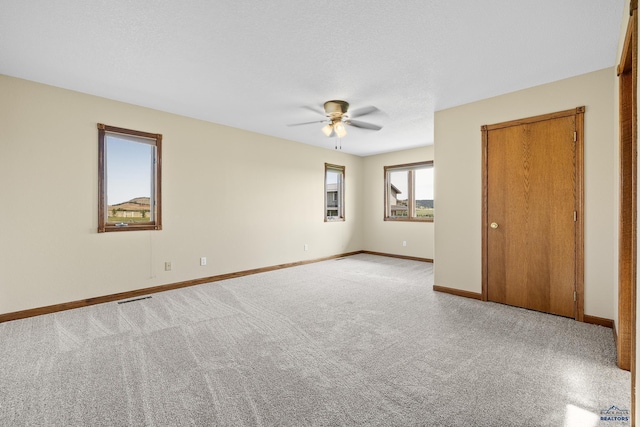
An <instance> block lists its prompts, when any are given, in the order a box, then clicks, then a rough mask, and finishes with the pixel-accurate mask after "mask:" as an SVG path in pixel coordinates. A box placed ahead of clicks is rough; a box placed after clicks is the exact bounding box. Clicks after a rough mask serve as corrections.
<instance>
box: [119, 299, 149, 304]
mask: <svg viewBox="0 0 640 427" xmlns="http://www.w3.org/2000/svg"><path fill="white" fill-rule="evenodd" d="M150 298H151V297H142V298H136V299H129V300H126V301H118V304H126V303H128V302H134V301H140V300H143V299H150Z"/></svg>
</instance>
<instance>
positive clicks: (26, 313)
mask: <svg viewBox="0 0 640 427" xmlns="http://www.w3.org/2000/svg"><path fill="white" fill-rule="evenodd" d="M358 254H370V255H379V256H386V257H391V258H402V259H409V260H413V261H422V262H433V260H432V259H429V258H418V257H410V256H404V255H393V254H385V253H381V252H371V251H354V252H346V253H343V254H338V255H331V256H327V257H322V258H314V259H309V260H304V261H296V262H289V263H286V264H278V265H272V266H268V267H260V268H253V269H251V270H244V271H238V272H235V273H226V274H219V275H217V276H209V277H202V278H199V279H192V280H185V281H183V282H176V283H168V284H166V285H159V286H152V287H149V288H142V289H134V290H131V291H127V292H119V293H116V294H109V295H102V296H99V297H93V298H87V299H82V300H77V301H70V302H64V303H60V304H54V305H48V306H45V307H37V308H30V309H27V310H21V311H14V312H12V313H4V314H0V323H3V322H9V321H11V320H18V319H25V318H27V317H34V316H40V315H42V314H51V313H57V312H58V311H65V310H72V309H74V308H81V307H87V306H90V305H95V304H104V303H107V302H113V301H119V300H124V299H129V298H135V297H139V296H143V295H148V294H155V293H158V292H164V291H170V290H173V289H180V288H187V287H189V286H195V285H202V284H205V283H212V282H219V281H221V280H227V279H233V278H236V277H243V276H249V275H252V274H258V273H266V272H268V271H274V270H281V269H283V268H289V267H297V266H299V265H305V264H313V263H316V262H321V261H328V260H332V259H337V258H344V257H348V256H352V255H358Z"/></svg>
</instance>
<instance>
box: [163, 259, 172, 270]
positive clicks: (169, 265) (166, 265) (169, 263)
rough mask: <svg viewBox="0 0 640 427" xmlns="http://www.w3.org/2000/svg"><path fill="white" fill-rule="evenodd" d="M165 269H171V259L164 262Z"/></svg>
mask: <svg viewBox="0 0 640 427" xmlns="http://www.w3.org/2000/svg"><path fill="white" fill-rule="evenodd" d="M164 271H171V261H167V262H165V263H164Z"/></svg>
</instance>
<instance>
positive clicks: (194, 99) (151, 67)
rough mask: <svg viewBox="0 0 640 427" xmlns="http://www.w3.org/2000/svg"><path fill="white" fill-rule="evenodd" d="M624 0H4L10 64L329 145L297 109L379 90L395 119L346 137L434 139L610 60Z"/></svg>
mask: <svg viewBox="0 0 640 427" xmlns="http://www.w3.org/2000/svg"><path fill="white" fill-rule="evenodd" d="M624 1H625V0H518V1H514V0H479V1H471V0H467V1H436V0H396V1H391V0H386V1H382V0H367V1H363V0H360V1H358V0H354V1H349V0H347V1H342V2H336V1H335V0H334V1H327V0H315V1H313V2H310V1H306V2H305V1H293V0H274V1H256V0H216V1H210V0H184V1H176V0H138V1H131V0H102V1H89V0H59V1H51V0H22V1H16V0H0V74H6V75H9V76H16V77H20V78H24V79H28V80H33V81H37V82H42V83H46V84H50V85H54V86H59V87H63V88H68V89H72V90H76V91H80V92H85V93H89V94H94V95H99V96H103V97H106V98H111V99H115V100H119V101H124V102H129V103H132V104H137V105H142V106H146V107H151V108H155V109H158V110H163V111H168V112H172V113H176V114H181V115H184V116H189V117H194V118H198V119H202V120H207V121H211V122H215V123H221V124H225V125H228V126H233V127H237V128H241V129H246V130H250V131H254V132H259V133H262V134H267V135H273V136H276V137H280V138H285V139H290V140H294V141H299V142H302V143H306V144H313V145H317V146H321V147H325V148H328V149H333V147H334V142H335V141H334V139H333V138H327V137H325V136H324V135H323V134H322V132H321V131H320V128H321V127H322V125H321V124H315V125H306V126H298V127H288V126H287V124H291V123H297V122H307V121H312V120H322V118H323V117H322V116H320V115H319V114H316V113H314V112H313V111H311V109H310V108H304V107H312V108H316V109H318V110H320V108H321V105H322V103H323V102H324V101H327V100H330V99H344V100H346V101H348V102H349V103H350V104H351V107H352V109H358V108H360V107H366V106H369V105H374V106H376V107H378V108H379V109H380V110H381V112H378V113H375V114H372V115H368V116H365V117H362V118H360V119H361V120H362V121H368V122H374V123H377V124H380V125H382V126H384V128H383V129H382V130H380V131H378V132H373V131H365V130H361V129H354V128H352V127H348V129H347V130H348V132H349V133H348V135H347V136H346V137H345V138H343V139H342V151H344V152H348V153H352V154H357V155H369V154H376V153H382V152H388V151H395V150H401V149H406V148H411V147H417V146H423V145H427V144H432V143H433V113H434V111H436V110H440V109H444V108H448V107H452V106H456V105H460V104H464V103H468V102H472V101H476V100H479V99H483V98H487V97H491V96H495V95H499V94H503V93H507V92H512V91H515V90H519V89H524V88H527V87H532V86H536V85H539V84H543V83H547V82H551V81H555V80H559V79H563V78H566V77H571V76H575V75H579V74H584V73H587V72H590V71H595V70H600V69H603V68H606V67H611V66H613V65H614V64H615V61H616V49H617V43H618V36H619V32H620V26H621V23H622V11H623V7H624ZM0 96H1V94H0ZM113 125H118V124H117V123H113ZM149 131H153V129H151V130H149Z"/></svg>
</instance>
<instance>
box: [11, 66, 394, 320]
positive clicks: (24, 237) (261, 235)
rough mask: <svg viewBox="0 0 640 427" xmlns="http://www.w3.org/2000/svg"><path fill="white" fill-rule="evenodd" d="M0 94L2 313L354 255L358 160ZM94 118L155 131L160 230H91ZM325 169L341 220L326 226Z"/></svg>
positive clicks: (359, 241) (179, 123)
mask: <svg viewBox="0 0 640 427" xmlns="http://www.w3.org/2000/svg"><path fill="white" fill-rule="evenodd" d="M0 94H2V95H1V96H0V197H1V203H2V207H3V208H2V209H0V224H2V225H1V227H2V228H1V232H0V313H8V312H13V311H18V310H24V309H29V308H35V307H41V306H46V305H51V304H57V303H63V302H68V301H75V300H79V299H84V298H90V297H96V296H100V295H106V294H113V293H117V292H125V291H130V290H133V289H139V288H145V287H149V286H155V285H161V284H166V283H173V282H179V281H183V280H189V279H196V278H201V277H207V276H213V275H217V274H223V273H229V272H236V271H241V270H246V269H252V268H258V267H263V266H271V265H276V264H281V263H287V262H295V261H300V260H305V259H315V258H319V257H324V256H329V255H335V254H340V253H345V252H350V251H356V250H361V249H363V248H364V244H363V238H362V236H363V233H362V221H359V220H358V219H359V218H360V217H361V215H362V210H361V209H362V208H361V206H362V197H361V192H360V191H359V188H360V187H361V186H362V178H363V163H364V160H363V159H362V158H360V157H357V156H352V155H347V154H344V153H341V152H336V151H334V150H325V149H321V148H317V147H312V146H308V145H303V144H299V143H295V142H291V141H286V140H281V139H277V138H272V137H268V136H264V135H259V134H255V133H251V132H246V131H242V130H238V129H233V128H229V127H225V126H220V125H215V124H212V123H208V122H203V121H198V120H194V119H188V118H185V117H180V116H176V115H172V114H168V113H163V112H159V111H155V110H151V109H147V108H142V107H137V106H133V105H128V104H124V103H120V102H115V101H111V100H107V99H103V98H98V97H94V96H89V95H85V94H80V93H77V92H71V91H67V90H63V89H58V88H54V87H50V86H45V85H40V84H37V83H33V82H28V81H25V80H19V79H14V78H10V77H6V76H0ZM98 122H101V123H105V124H109V125H113V126H119V127H125V128H131V129H136V130H142V131H147V132H153V133H161V134H163V223H164V224H163V226H164V229H163V230H162V231H135V232H120V233H101V234H98V233H97V232H96V229H97V197H98V196H97V187H98V184H97V173H98V172H97V164H98V163H97V155H98V149H97V146H98V143H97V129H96V123H98ZM325 162H328V163H332V164H337V165H344V166H346V173H347V180H346V190H345V193H346V205H345V206H346V217H347V220H346V221H345V222H332V223H325V222H324V220H323V203H324V196H323V192H324V188H323V182H324V163H325ZM380 191H382V189H380ZM282 206H285V207H286V208H285V209H283V210H281V209H276V207H282ZM56 207H59V209H58V208H56ZM56 211H57V212H59V214H52V212H56ZM69 212H72V214H70V213H69ZM305 244H308V245H309V250H308V251H306V252H305V251H304V245H305ZM379 249H380V250H382V251H386V250H385V248H384V247H380V248H379ZM201 256H206V257H207V258H208V265H207V266H204V267H201V266H200V265H199V259H200V257H201ZM165 261H171V262H172V264H173V271H170V272H165V271H164V262H165Z"/></svg>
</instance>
